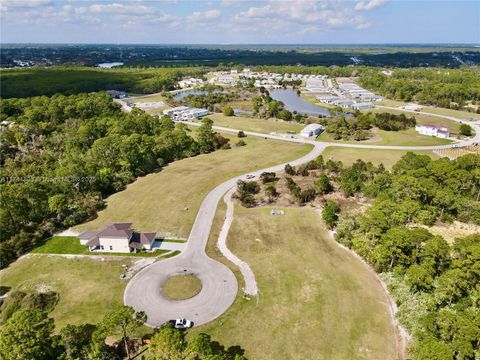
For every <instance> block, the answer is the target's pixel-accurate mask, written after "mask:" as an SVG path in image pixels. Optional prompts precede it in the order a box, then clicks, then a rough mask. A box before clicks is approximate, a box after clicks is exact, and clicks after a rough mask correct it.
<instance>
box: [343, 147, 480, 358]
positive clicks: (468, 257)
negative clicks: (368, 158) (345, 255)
mask: <svg viewBox="0 0 480 360" xmlns="http://www.w3.org/2000/svg"><path fill="white" fill-rule="evenodd" d="M372 169H373V168H372ZM479 175H480V156H478V155H465V156H463V157H460V158H458V159H456V160H453V161H451V160H448V159H447V158H442V159H439V160H435V161H432V160H431V159H430V158H429V157H428V156H424V155H415V154H413V153H408V154H407V155H405V156H404V157H402V159H401V160H399V161H398V162H397V163H396V164H395V165H394V167H393V171H392V172H386V171H378V169H377V170H374V171H372V170H370V169H369V167H368V166H367V164H365V163H363V162H362V161H358V162H357V163H355V164H354V165H353V166H352V167H351V168H349V169H348V170H347V171H346V172H345V173H344V174H343V175H342V177H343V180H341V182H340V185H341V188H342V191H343V192H344V193H345V195H349V196H353V195H355V194H363V195H365V196H368V197H372V198H374V199H375V200H374V202H373V205H372V206H371V207H369V208H368V209H367V210H366V211H365V212H364V213H363V214H361V215H358V214H357V215H356V216H348V215H346V216H342V217H341V218H340V220H339V223H338V226H337V229H336V240H337V241H339V242H340V243H342V244H344V245H346V246H348V247H350V248H351V249H353V250H354V251H355V252H356V253H358V254H359V255H361V256H362V257H363V258H364V259H365V260H366V261H367V262H369V263H370V264H371V265H372V266H373V267H374V268H375V270H376V271H378V272H380V273H382V277H383V278H384V280H385V281H386V282H387V284H388V286H389V289H390V291H391V293H392V295H393V296H394V298H395V300H396V302H397V304H398V305H399V311H398V314H397V316H398V317H399V319H400V320H401V322H402V324H403V325H404V326H405V327H406V328H407V329H408V330H409V332H410V333H411V334H413V336H414V341H413V344H412V347H411V349H410V350H411V353H412V354H413V355H414V357H415V358H417V359H422V360H434V359H435V360H437V359H472V360H473V359H476V358H477V357H478V354H479V350H480V341H479V339H480V326H479V324H480V309H479V305H480V304H479V302H478V294H479V292H480V287H479V284H480V271H479V269H478V264H480V234H474V235H471V236H467V237H464V238H458V239H456V240H455V241H454V242H453V244H451V245H450V244H448V243H447V242H446V241H445V239H444V238H443V237H441V236H438V235H437V236H435V235H432V234H431V233H430V232H429V231H428V230H426V229H425V228H422V227H421V226H422V225H427V226H430V225H433V224H434V223H435V222H436V221H438V220H440V221H443V222H447V223H448V222H452V221H453V220H459V221H462V222H466V223H468V222H473V223H475V224H480V202H479V198H480V181H479V179H480V177H479Z"/></svg>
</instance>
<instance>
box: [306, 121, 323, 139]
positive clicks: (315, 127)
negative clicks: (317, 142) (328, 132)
mask: <svg viewBox="0 0 480 360" xmlns="http://www.w3.org/2000/svg"><path fill="white" fill-rule="evenodd" d="M322 131H323V127H322V125H320V124H309V125H307V126H305V127H304V128H303V129H302V131H300V136H301V137H304V138H309V137H312V136H317V135H319V134H320V133H321V132H322Z"/></svg>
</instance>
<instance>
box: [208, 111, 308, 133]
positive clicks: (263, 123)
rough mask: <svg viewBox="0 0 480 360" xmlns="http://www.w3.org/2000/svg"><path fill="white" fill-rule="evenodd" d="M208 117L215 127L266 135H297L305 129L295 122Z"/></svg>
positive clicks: (217, 115)
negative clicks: (289, 133) (287, 133)
mask: <svg viewBox="0 0 480 360" xmlns="http://www.w3.org/2000/svg"><path fill="white" fill-rule="evenodd" d="M208 117H209V118H210V119H212V120H213V121H214V123H215V125H216V126H223V127H229V128H233V129H239V130H244V131H253V132H259V133H266V134H268V133H271V132H279V133H286V132H287V131H294V132H296V133H298V132H300V130H302V129H303V128H304V127H305V125H301V124H298V123H295V122H286V121H280V120H278V121H275V120H267V119H257V118H249V117H242V116H225V115H223V114H212V115H209V116H208Z"/></svg>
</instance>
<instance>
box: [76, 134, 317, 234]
mask: <svg viewBox="0 0 480 360" xmlns="http://www.w3.org/2000/svg"><path fill="white" fill-rule="evenodd" d="M236 140H237V138H236V137H234V138H232V141H231V142H232V143H234V142H236ZM244 140H245V142H246V143H247V145H246V146H243V147H235V146H234V147H233V148H232V149H230V150H219V151H215V152H213V153H211V154H205V155H199V156H197V157H193V158H188V159H184V160H180V161H176V162H173V163H171V164H170V165H168V166H167V167H165V168H164V169H163V170H162V171H160V172H158V173H154V174H150V175H147V176H145V177H142V178H139V179H138V180H137V181H135V182H134V183H132V184H130V185H129V186H128V187H127V189H126V190H124V191H121V192H118V193H116V194H114V195H112V196H110V197H109V198H108V199H107V207H106V208H105V209H104V210H102V211H100V212H99V213H98V217H97V218H96V219H94V220H93V221H90V222H88V223H85V224H82V225H80V226H77V227H76V230H84V229H97V228H99V227H101V226H103V225H104V224H105V223H107V222H132V223H133V227H134V228H135V229H136V230H139V231H155V232H157V233H158V235H163V236H166V237H167V238H168V237H169V238H174V237H180V238H187V237H188V234H189V233H190V229H191V227H192V224H193V222H194V220H195V217H196V215H197V210H198V208H199V207H200V203H201V201H202V199H203V198H204V197H205V195H206V194H207V193H208V192H209V191H211V190H212V189H213V188H214V187H215V186H216V185H218V184H220V183H222V182H223V181H225V180H228V179H230V178H232V177H234V176H236V175H241V174H244V173H248V172H249V171H253V170H258V169H262V168H265V167H268V166H272V165H274V164H278V163H282V162H288V161H291V160H293V159H296V158H299V157H301V156H302V155H304V154H306V153H308V152H309V151H310V149H311V146H310V145H300V144H294V143H289V142H284V141H275V140H265V139H258V138H251V137H248V138H245V139H244Z"/></svg>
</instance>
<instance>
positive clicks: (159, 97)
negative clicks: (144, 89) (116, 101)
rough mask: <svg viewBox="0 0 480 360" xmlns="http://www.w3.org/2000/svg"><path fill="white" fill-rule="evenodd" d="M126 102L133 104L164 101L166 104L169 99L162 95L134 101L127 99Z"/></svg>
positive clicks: (138, 98)
mask: <svg viewBox="0 0 480 360" xmlns="http://www.w3.org/2000/svg"><path fill="white" fill-rule="evenodd" d="M125 100H126V101H129V102H133V103H142V102H157V101H163V102H165V103H166V102H167V99H166V98H165V96H163V95H160V94H153V95H146V96H141V97H137V98H133V99H130V98H127V99H125Z"/></svg>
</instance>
